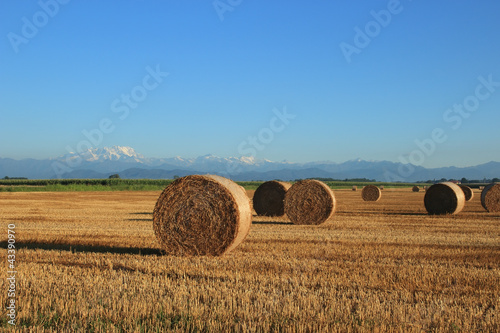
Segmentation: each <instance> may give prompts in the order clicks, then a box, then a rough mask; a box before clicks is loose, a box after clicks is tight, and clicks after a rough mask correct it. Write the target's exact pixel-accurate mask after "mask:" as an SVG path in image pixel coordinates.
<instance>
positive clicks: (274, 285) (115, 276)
mask: <svg viewBox="0 0 500 333" xmlns="http://www.w3.org/2000/svg"><path fill="white" fill-rule="evenodd" d="M474 191H477V190H474ZM334 192H335V196H336V199H337V209H336V214H335V218H334V219H333V220H331V221H328V222H326V223H324V224H322V225H319V226H309V225H292V224H291V223H290V221H289V220H288V219H287V218H286V217H265V216H262V217H260V216H257V215H256V214H255V213H254V216H253V225H252V228H251V231H250V233H249V235H248V237H247V238H246V240H245V241H244V242H243V243H242V244H240V246H239V247H238V248H236V249H234V250H233V251H232V252H231V253H229V254H226V255H224V256H222V257H176V256H164V255H161V246H160V244H159V243H158V241H157V239H156V237H155V235H154V232H153V227H152V223H153V222H152V212H153V208H154V206H155V203H156V200H157V199H158V196H159V195H160V193H161V192H160V191H151V192H69V193H44V192H41V193H40V192H31V193H23V192H19V193H0V204H1V205H0V214H1V216H2V225H3V226H4V231H3V232H2V236H1V238H0V242H1V243H2V248H3V250H1V251H3V253H6V251H7V250H6V245H7V232H6V225H7V224H8V223H11V224H15V231H16V251H17V252H16V270H17V271H18V273H17V276H16V278H17V280H16V281H17V290H16V293H17V304H18V306H19V308H18V312H17V322H16V323H17V328H18V330H22V329H23V328H26V329H27V328H28V327H35V328H37V329H40V330H41V329H43V328H44V329H46V330H48V331H95V332H113V331H117V332H118V331H138V332H139V331H150V330H152V331H156V330H158V331H179V332H183V331H214V332H218V331H266V332H268V331H328V332H335V331H338V332H345V331H377V330H379V331H397V332H402V331H404V332H421V331H432V332H456V331H463V332H472V331H484V332H495V331H499V330H500V316H499V314H498V313H499V312H498V309H500V232H499V230H500V213H492V212H487V211H485V210H484V208H483V207H482V206H481V202H480V195H476V196H475V197H474V198H473V199H472V200H471V201H469V202H467V203H466V204H465V208H464V209H463V210H462V212H460V213H459V214H456V215H443V216H440V215H439V216H429V215H427V212H426V210H425V207H424V204H423V199H424V195H425V193H424V192H420V193H412V192H411V191H409V190H408V189H402V190H394V189H389V188H386V189H385V190H384V199H383V200H382V201H380V202H365V201H363V200H362V198H361V197H360V195H359V193H357V192H353V191H352V190H351V189H346V190H335V191H334ZM247 193H248V194H249V195H250V196H251V195H252V194H253V192H252V191H247ZM478 193H479V192H476V194H478ZM0 288H1V289H2V290H4V292H1V293H0V302H1V303H2V304H6V301H7V292H6V291H7V290H8V287H7V282H6V279H5V278H2V279H0ZM0 327H2V329H5V328H6V327H8V324H7V317H6V316H5V315H3V316H2V317H1V321H0Z"/></svg>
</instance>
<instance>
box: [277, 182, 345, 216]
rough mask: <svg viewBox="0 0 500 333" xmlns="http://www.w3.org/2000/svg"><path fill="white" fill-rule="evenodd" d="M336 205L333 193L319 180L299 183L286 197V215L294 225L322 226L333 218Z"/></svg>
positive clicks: (294, 185)
mask: <svg viewBox="0 0 500 333" xmlns="http://www.w3.org/2000/svg"><path fill="white" fill-rule="evenodd" d="M335 205H336V201H335V195H334V194H333V191H332V190H331V189H330V187H328V185H326V184H325V183H323V182H321V181H319V180H312V179H306V180H301V181H298V182H296V183H295V184H293V185H292V187H290V189H288V191H287V192H286V195H285V214H286V215H287V216H288V218H289V219H290V221H291V222H292V223H294V224H313V225H316V224H321V223H323V222H325V221H327V220H328V219H330V218H331V217H332V216H333V214H334V213H335Z"/></svg>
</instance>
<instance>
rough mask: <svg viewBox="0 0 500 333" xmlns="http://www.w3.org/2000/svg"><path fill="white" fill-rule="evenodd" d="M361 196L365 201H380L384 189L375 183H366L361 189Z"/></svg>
mask: <svg viewBox="0 0 500 333" xmlns="http://www.w3.org/2000/svg"><path fill="white" fill-rule="evenodd" d="M361 197H362V198H363V200H364V201H378V200H380V198H381V197H382V191H380V189H379V188H378V187H377V186H375V185H366V186H365V187H363V190H361Z"/></svg>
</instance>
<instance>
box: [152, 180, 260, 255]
mask: <svg viewBox="0 0 500 333" xmlns="http://www.w3.org/2000/svg"><path fill="white" fill-rule="evenodd" d="M251 224H252V210H251V207H250V199H249V198H248V197H247V195H246V193H245V191H244V190H243V189H242V187H241V186H239V185H238V184H236V183H235V182H233V181H232V180H229V179H227V178H224V177H220V176H214V175H205V176H199V175H193V176H186V177H182V178H179V179H177V180H175V181H174V182H173V183H171V184H170V185H169V186H167V187H166V188H165V190H164V191H163V192H162V193H161V195H160V197H159V198H158V201H157V202H156V206H155V208H154V211H153V229H154V232H155V235H156V237H157V238H158V240H159V242H160V244H161V245H162V246H163V248H164V249H165V251H166V253H167V254H173V255H214V256H216V255H221V254H223V253H226V252H229V251H231V250H233V249H234V248H236V247H237V246H238V245H239V244H240V243H241V242H242V241H243V240H244V239H245V237H246V236H247V234H248V232H249V230H250V225H251Z"/></svg>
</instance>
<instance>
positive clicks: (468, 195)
mask: <svg viewBox="0 0 500 333" xmlns="http://www.w3.org/2000/svg"><path fill="white" fill-rule="evenodd" d="M458 186H459V187H460V188H461V189H462V191H464V195H465V201H471V200H472V198H474V192H473V191H472V189H471V188H470V187H469V186H466V185H458Z"/></svg>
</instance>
